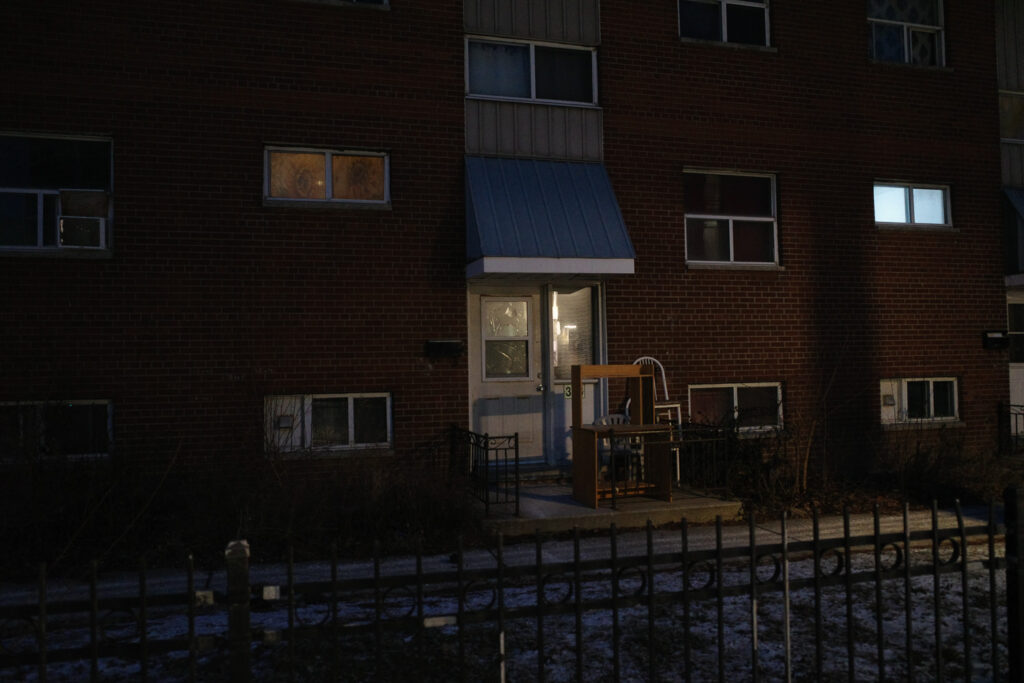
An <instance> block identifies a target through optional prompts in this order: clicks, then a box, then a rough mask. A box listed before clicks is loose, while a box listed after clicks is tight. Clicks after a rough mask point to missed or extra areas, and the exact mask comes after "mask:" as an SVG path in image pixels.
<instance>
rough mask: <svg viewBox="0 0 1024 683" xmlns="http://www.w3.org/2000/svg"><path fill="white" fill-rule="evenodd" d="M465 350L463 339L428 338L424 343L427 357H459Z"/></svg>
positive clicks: (424, 351) (424, 352)
mask: <svg viewBox="0 0 1024 683" xmlns="http://www.w3.org/2000/svg"><path fill="white" fill-rule="evenodd" d="M463 351H465V344H463V343H462V340H461V339H428V340H427V341H426V342H424V344H423V355H425V356H426V357H427V358H458V357H459V356H461V355H462V353H463Z"/></svg>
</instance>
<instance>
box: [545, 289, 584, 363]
mask: <svg viewBox="0 0 1024 683" xmlns="http://www.w3.org/2000/svg"><path fill="white" fill-rule="evenodd" d="M551 336H552V343H551V352H552V358H551V361H552V363H551V365H552V368H553V372H554V376H555V381H568V380H569V379H570V372H571V371H570V368H571V367H572V366H573V365H591V364H593V362H594V325H593V304H592V302H591V288H590V287H582V288H580V289H577V290H565V289H562V290H559V289H555V290H554V291H553V292H552V293H551Z"/></svg>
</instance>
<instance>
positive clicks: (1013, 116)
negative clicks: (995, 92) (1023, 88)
mask: <svg viewBox="0 0 1024 683" xmlns="http://www.w3.org/2000/svg"><path fill="white" fill-rule="evenodd" d="M999 137H1000V138H1002V140H1003V142H1017V143H1020V144H1024V93H1011V92H1001V93H999Z"/></svg>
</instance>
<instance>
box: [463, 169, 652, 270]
mask: <svg viewBox="0 0 1024 683" xmlns="http://www.w3.org/2000/svg"><path fill="white" fill-rule="evenodd" d="M635 257H636V254H635V252H634V251H633V243H632V242H631V241H630V239H629V233H628V232H627V231H626V224H625V222H624V221H623V220H622V212H621V211H620V210H619V203H618V202H617V201H616V199H615V192H614V191H613V190H612V184H611V180H610V179H609V178H608V173H607V171H605V168H604V165H603V164H595V163H581V162H570V161H540V160H535V159H502V158H492V157H466V258H467V262H468V265H467V266H466V277H467V278H476V277H486V276H490V275H498V274H505V275H513V274H514V275H537V276H540V275H556V276H558V275H560V276H576V275H581V276H608V275H629V274H632V273H633V260H634V259H635Z"/></svg>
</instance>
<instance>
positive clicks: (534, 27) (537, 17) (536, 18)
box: [522, 0, 548, 40]
mask: <svg viewBox="0 0 1024 683" xmlns="http://www.w3.org/2000/svg"><path fill="white" fill-rule="evenodd" d="M522 1H523V2H527V3H528V4H529V6H530V36H531V37H533V38H536V39H538V40H545V39H547V38H548V17H547V0H522Z"/></svg>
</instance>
